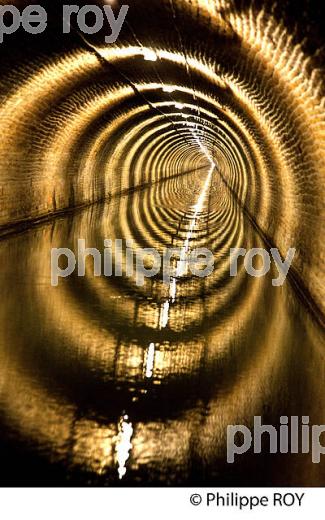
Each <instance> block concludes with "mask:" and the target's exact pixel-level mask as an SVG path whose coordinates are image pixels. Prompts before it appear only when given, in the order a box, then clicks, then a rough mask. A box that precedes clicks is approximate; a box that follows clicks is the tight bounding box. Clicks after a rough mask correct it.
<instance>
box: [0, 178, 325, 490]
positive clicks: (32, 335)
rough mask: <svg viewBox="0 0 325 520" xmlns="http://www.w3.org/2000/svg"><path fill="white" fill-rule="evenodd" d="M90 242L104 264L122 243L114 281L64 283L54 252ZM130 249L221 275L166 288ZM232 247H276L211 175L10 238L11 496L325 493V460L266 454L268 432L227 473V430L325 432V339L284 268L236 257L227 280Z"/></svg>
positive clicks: (7, 414) (5, 451)
mask: <svg viewBox="0 0 325 520" xmlns="http://www.w3.org/2000/svg"><path fill="white" fill-rule="evenodd" d="M78 239H84V240H85V244H86V247H91V248H97V249H98V251H99V252H100V253H101V255H102V258H103V254H104V248H105V246H104V240H112V241H113V242H114V241H115V240H122V244H123V247H122V250H121V251H120V252H118V253H116V252H115V253H113V256H112V262H113V267H117V273H118V275H114V274H113V275H112V276H105V275H104V274H102V275H101V276H94V272H93V271H94V269H93V260H92V258H91V257H89V258H88V260H87V262H86V269H85V276H78V273H77V270H75V271H74V272H73V273H71V274H70V275H69V276H67V277H65V278H60V279H59V280H58V285H57V286H53V285H52V284H51V250H52V248H69V249H70V250H71V251H73V252H74V254H75V255H77V247H78ZM126 240H128V242H127V243H126ZM113 242H112V243H113ZM126 244H129V250H130V249H131V250H132V251H133V252H136V251H138V250H139V249H140V248H142V249H143V248H154V249H155V250H156V251H157V252H158V253H159V255H162V254H163V252H164V251H165V250H166V248H171V247H175V248H180V249H181V251H183V252H184V251H186V252H189V251H193V250H194V249H197V248H208V249H209V250H210V251H211V252H212V253H213V256H214V266H213V267H214V268H213V271H212V272H211V273H210V274H209V275H208V276H206V277H198V276H194V275H193V274H191V273H189V272H185V270H184V269H183V268H182V264H181V263H180V262H178V263H177V262H176V268H175V270H174V274H173V276H171V277H170V279H169V281H168V283H164V281H163V280H162V272H161V270H160V271H159V272H158V273H156V274H155V275H154V276H152V277H150V278H146V279H145V280H144V284H143V285H142V286H140V285H137V283H136V279H135V275H134V274H130V273H129V274H128V273H127V271H126V270H127V267H128V265H127V264H128V260H127V257H126ZM234 247H243V248H245V249H251V248H262V247H264V248H266V249H267V247H266V246H265V244H264V243H263V242H262V240H261V238H260V236H259V235H258V234H257V232H256V231H255V230H254V229H253V228H252V226H251V224H250V223H249V222H248V221H247V220H246V218H245V217H244V216H243V214H242V212H241V211H240V209H239V208H238V206H237V204H236V202H235V201H233V200H232V199H231V197H230V195H229V194H227V193H226V192H225V187H224V185H223V184H222V182H221V181H220V182H219V181H218V179H217V178H215V176H214V172H213V171H211V170H209V171H208V170H207V171H204V172H202V171H201V172H200V173H199V174H198V173H197V172H194V173H193V174H188V175H184V176H179V177H177V178H173V179H169V180H166V181H164V182H159V183H157V184H154V185H152V186H151V187H145V188H143V189H138V190H134V191H133V192H132V193H131V192H129V193H127V194H124V195H120V196H116V197H113V198H112V199H111V200H110V201H109V202H106V203H101V204H97V205H94V206H91V207H88V208H86V209H83V210H81V211H77V212H74V213H73V214H72V213H70V214H68V215H66V216H63V217H62V216H61V217H58V218H56V219H53V220H51V221H48V222H46V223H43V224H40V225H38V226H35V227H33V228H30V229H29V230H27V231H25V232H22V233H19V234H16V235H12V236H10V237H7V238H4V239H2V240H1V242H0V258H1V270H0V284H1V301H0V428H1V444H0V461H1V470H0V479H1V484H2V485H105V486H110V485H114V486H123V485H142V486H143V485H145V486H150V485H162V486H166V485H200V484H201V485H218V486H222V485H223V486H229V485H233V486H249V485H257V486H259V485H322V484H324V482H325V465H324V462H323V461H322V459H321V462H320V463H319V464H314V463H313V462H312V454H311V452H310V453H305V454H303V453H297V454H294V453H287V454H270V453H269V441H268V438H267V435H265V436H264V437H263V442H262V453H259V454H256V453H254V452H253V448H251V449H249V450H248V451H247V452H246V453H243V454H242V455H235V460H234V463H232V464H230V463H228V462H227V426H228V425H237V424H238V425H246V426H247V427H248V428H250V429H252V428H253V421H254V416H261V420H262V422H263V423H264V424H269V425H274V426H276V428H277V429H278V428H279V421H280V417H281V416H288V417H289V418H290V416H298V417H299V421H300V423H301V417H302V416H309V418H310V424H311V425H312V424H315V425H317V424H324V423H325V401H324V395H325V377H324V376H325V364H324V347H325V344H324V333H323V331H322V330H321V329H320V327H319V326H318V325H317V324H316V322H315V321H314V320H313V318H312V317H311V316H310V315H309V313H308V312H307V311H306V309H305V308H304V306H303V305H302V304H301V303H300V301H299V300H298V299H297V297H296V294H295V292H294V290H293V289H292V288H291V285H290V281H289V280H288V279H287V280H286V281H285V283H284V284H283V286H281V287H275V286H273V285H272V279H273V278H276V277H277V269H276V267H275V266H274V262H271V270H270V272H269V273H268V274H266V275H265V276H263V277H259V278H257V277H252V276H250V275H248V274H247V272H246V270H245V269H244V266H243V259H240V260H239V262H238V273H237V276H233V277H231V276H230V275H229V251H230V248H234ZM148 255H149V253H148ZM148 255H147V258H146V262H147V264H146V265H147V268H149V267H148V265H149V264H150V259H149V258H148ZM149 256H150V255H149ZM61 267H62V269H63V268H64V266H63V265H61ZM113 272H114V269H113ZM323 435H324V434H323ZM237 442H238V444H240V443H241V442H242V439H240V438H239V439H237ZM323 444H325V442H323Z"/></svg>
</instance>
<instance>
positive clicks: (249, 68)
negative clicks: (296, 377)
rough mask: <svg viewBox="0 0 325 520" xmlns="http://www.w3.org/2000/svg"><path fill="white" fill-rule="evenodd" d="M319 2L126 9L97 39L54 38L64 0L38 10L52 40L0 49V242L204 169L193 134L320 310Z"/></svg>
mask: <svg viewBox="0 0 325 520" xmlns="http://www.w3.org/2000/svg"><path fill="white" fill-rule="evenodd" d="M3 3H5V2H2V4H3ZM318 4H320V3H319V2H318V3H316V2H303V6H304V8H303V9H300V7H298V6H296V4H295V2H264V3H263V2H259V1H255V2H249V1H235V0H223V1H221V0H220V1H215V0H213V1H212V0H211V1H209V0H193V1H182V0H165V1H159V2H158V1H153V0H150V1H142V0H141V2H140V1H130V2H129V5H130V9H129V13H128V15H127V19H126V23H125V24H124V26H123V28H122V31H121V34H120V36H119V39H118V41H117V42H116V44H113V45H107V44H105V45H103V34H102V33H100V34H98V35H93V36H90V35H86V36H85V35H82V34H81V33H80V32H79V31H78V30H77V29H78V28H77V26H76V24H75V23H74V24H73V23H72V28H71V34H70V35H64V36H63V35H62V15H61V8H60V6H61V4H60V2H51V3H50V4H48V5H47V4H46V3H44V2H43V4H42V5H45V6H46V7H47V10H48V13H49V24H48V28H47V31H46V32H45V33H44V34H43V35H38V36H28V35H26V33H23V31H22V30H21V31H18V33H17V34H15V35H12V36H10V37H7V42H6V43H5V45H2V46H1V49H0V52H1V54H2V56H1V61H2V70H3V74H2V79H1V106H0V135H1V142H0V165H1V166H0V167H1V185H0V190H1V191H0V195H1V208H0V226H1V230H2V233H4V232H6V230H7V229H8V228H11V227H12V226H13V225H20V224H21V223H23V222H24V221H25V222H26V221H32V220H34V219H39V218H40V217H46V216H49V215H53V214H55V213H56V212H60V211H64V210H67V209H72V208H75V207H78V206H81V205H85V204H90V203H93V202H96V201H99V200H103V199H107V198H108V197H110V196H112V195H114V194H116V193H119V192H121V191H124V190H129V189H131V188H137V187H140V186H143V185H146V184H149V185H150V184H152V183H154V182H157V181H161V180H162V179H166V178H169V177H172V176H177V175H179V174H182V173H185V172H189V171H191V170H195V169H198V168H200V167H204V166H205V165H206V163H207V160H206V156H205V155H204V154H203V153H202V150H201V149H200V147H199V146H198V139H199V140H200V142H202V143H204V146H205V147H206V149H207V150H208V152H209V154H211V157H213V159H214V161H215V164H216V165H217V171H218V174H219V176H220V179H222V181H223V184H224V197H229V196H232V197H235V198H236V200H237V202H238V203H239V204H240V205H241V207H242V208H243V209H244V211H246V212H247V214H248V215H249V216H250V218H251V219H252V221H253V222H254V224H255V225H256V226H257V228H258V230H259V231H260V232H261V233H262V235H263V236H264V238H265V239H266V240H267V241H269V242H270V243H271V244H273V245H274V246H275V247H278V248H279V250H280V251H281V253H282V255H284V254H285V252H286V250H287V249H288V248H289V247H293V246H294V247H296V249H297V253H296V256H295V259H294V264H293V272H294V273H295V281H296V282H297V285H298V287H299V288H300V289H301V291H302V292H303V293H304V294H305V296H306V297H307V300H308V302H309V303H310V304H311V305H312V306H313V307H314V309H316V310H317V311H316V312H317V313H319V315H324V311H325V304H324V301H325V293H324V285H323V284H320V283H319V280H320V278H321V267H322V265H323V262H324V240H323V236H324V234H323V233H322V231H323V230H324V228H323V225H324V202H323V201H324V190H325V188H324V173H325V170H324V97H323V95H324V87H323V83H322V79H323V69H322V68H321V67H320V64H321V63H323V61H322V60H323V58H324V48H323V47H319V45H318V44H319V38H320V35H319V34H318V33H317V30H313V27H314V26H313V19H317V16H320V14H321V13H319V12H318V7H316V6H317V5H318ZM16 5H18V6H20V7H22V6H23V5H24V2H17V3H16ZM319 7H320V6H319ZM308 17H309V18H308ZM299 19H300V20H301V24H300V25H299ZM306 19H307V20H308V19H309V20H310V24H309V25H308V24H307V26H306V24H305V25H304V26H303V20H306ZM105 30H106V31H107V27H106V28H105V29H103V32H104V31H105ZM105 34H106V33H105Z"/></svg>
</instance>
